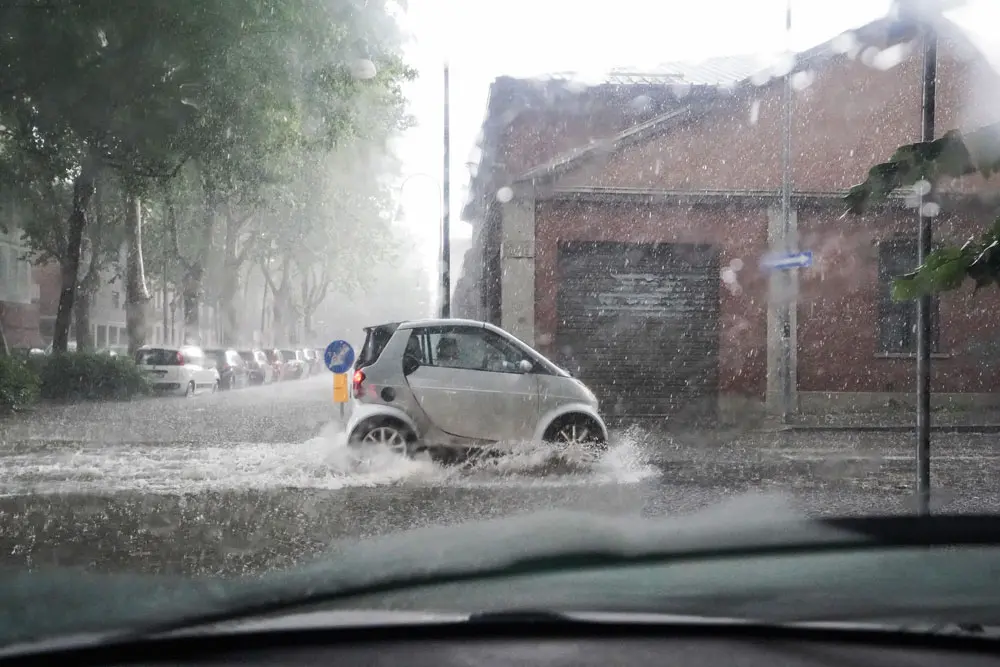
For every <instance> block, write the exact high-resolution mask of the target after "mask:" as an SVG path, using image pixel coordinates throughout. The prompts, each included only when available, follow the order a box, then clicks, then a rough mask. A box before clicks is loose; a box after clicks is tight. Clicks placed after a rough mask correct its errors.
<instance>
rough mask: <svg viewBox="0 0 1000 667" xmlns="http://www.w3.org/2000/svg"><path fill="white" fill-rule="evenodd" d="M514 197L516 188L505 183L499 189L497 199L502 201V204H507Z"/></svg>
mask: <svg viewBox="0 0 1000 667" xmlns="http://www.w3.org/2000/svg"><path fill="white" fill-rule="evenodd" d="M513 198H514V190H513V189H512V188H510V187H509V186H506V185H505V186H503V187H502V188H500V189H499V190H497V201H498V202H500V203H501V204H506V203H507V202H509V201H510V200H511V199H513Z"/></svg>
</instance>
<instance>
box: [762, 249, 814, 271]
mask: <svg viewBox="0 0 1000 667" xmlns="http://www.w3.org/2000/svg"><path fill="white" fill-rule="evenodd" d="M812 263H813V254H812V251H811V250H806V251H805V252H796V253H785V254H780V255H769V256H767V257H765V258H764V259H763V260H762V261H761V263H760V265H761V266H762V267H764V268H765V269H774V270H778V271H784V270H787V269H805V268H808V267H810V266H812Z"/></svg>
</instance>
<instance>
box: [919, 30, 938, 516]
mask: <svg viewBox="0 0 1000 667" xmlns="http://www.w3.org/2000/svg"><path fill="white" fill-rule="evenodd" d="M922 23H923V26H922V28H923V81H922V85H921V109H920V111H921V118H920V140H921V141H933V140H934V120H935V119H934V115H935V106H936V104H935V102H936V94H937V35H936V34H935V31H934V28H933V26H932V25H931V24H930V22H928V21H926V20H924V21H922ZM931 187H932V190H931V192H929V193H927V194H928V197H927V198H925V197H924V196H922V195H921V197H920V206H919V207H918V208H917V217H918V244H917V263H918V264H920V265H922V264H923V263H924V262H925V261H926V260H927V256H928V255H929V254H930V252H931V216H928V215H926V214H925V206H924V201H925V200H926V199H928V198H929V197H933V196H934V193H933V184H932V186H931ZM931 335H932V331H931V297H930V295H929V294H925V295H923V296H921V297H920V298H919V299H918V300H917V513H918V514H920V515H922V516H926V515H929V514H930V513H931V509H930V505H931Z"/></svg>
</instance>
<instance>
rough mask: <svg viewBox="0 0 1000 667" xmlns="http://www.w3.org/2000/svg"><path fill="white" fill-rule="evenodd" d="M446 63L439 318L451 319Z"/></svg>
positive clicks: (449, 167) (449, 181) (449, 162)
mask: <svg viewBox="0 0 1000 667" xmlns="http://www.w3.org/2000/svg"><path fill="white" fill-rule="evenodd" d="M448 103H449V96H448V63H447V62H446V63H445V64H444V178H443V179H442V181H441V317H451V187H450V186H451V179H450V177H451V133H450V131H451V128H450V126H449V121H450V115H451V114H450V113H449V109H448Z"/></svg>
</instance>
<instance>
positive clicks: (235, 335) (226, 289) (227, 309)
mask: <svg viewBox="0 0 1000 667" xmlns="http://www.w3.org/2000/svg"><path fill="white" fill-rule="evenodd" d="M239 271H240V269H239V266H235V265H231V264H230V263H229V262H228V261H227V262H226V264H225V267H224V268H223V270H222V281H221V282H222V285H221V286H220V288H221V290H222V298H221V299H220V305H221V308H222V343H223V345H225V346H226V347H233V346H235V345H236V344H237V343H238V342H239V337H240V336H239V333H240V323H239V317H240V313H239V306H238V304H237V299H236V293H237V292H238V291H239V288H240V276H239Z"/></svg>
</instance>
